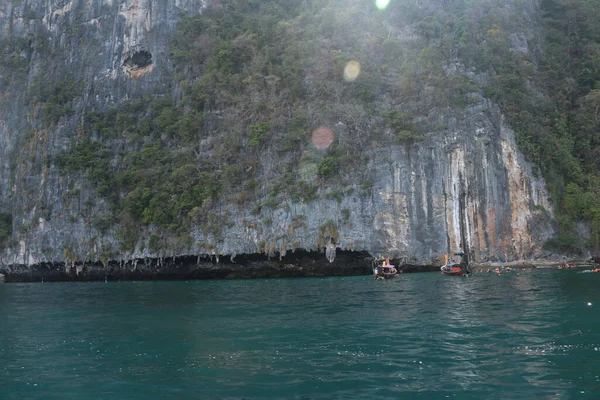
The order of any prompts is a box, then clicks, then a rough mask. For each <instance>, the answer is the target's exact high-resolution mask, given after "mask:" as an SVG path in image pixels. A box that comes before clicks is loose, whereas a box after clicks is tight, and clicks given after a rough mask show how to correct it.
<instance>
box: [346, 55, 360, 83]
mask: <svg viewBox="0 0 600 400" xmlns="http://www.w3.org/2000/svg"><path fill="white" fill-rule="evenodd" d="M358 75H360V63H359V62H358V61H355V60H352V61H350V62H349V63H348V64H346V67H345V68H344V79H345V80H346V81H348V82H353V81H355V80H356V78H358Z"/></svg>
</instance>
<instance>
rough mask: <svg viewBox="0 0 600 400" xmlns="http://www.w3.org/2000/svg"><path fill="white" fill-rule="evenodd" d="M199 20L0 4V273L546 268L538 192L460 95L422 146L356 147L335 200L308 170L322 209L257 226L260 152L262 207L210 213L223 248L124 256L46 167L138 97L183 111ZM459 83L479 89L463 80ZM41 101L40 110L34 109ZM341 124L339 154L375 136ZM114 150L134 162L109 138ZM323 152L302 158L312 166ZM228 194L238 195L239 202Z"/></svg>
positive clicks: (286, 210)
mask: <svg viewBox="0 0 600 400" xmlns="http://www.w3.org/2000/svg"><path fill="white" fill-rule="evenodd" d="M203 7H204V4H203V1H202V0H177V1H169V0H22V1H12V2H10V1H9V2H2V3H0V35H2V37H5V38H9V39H11V40H12V44H11V45H10V49H9V50H7V51H10V52H11V54H12V57H13V58H12V59H14V60H16V61H17V62H18V65H16V66H14V65H13V67H12V68H10V69H9V68H4V69H3V70H1V71H0V84H1V85H2V94H1V95H0V160H2V161H1V164H0V192H1V198H0V212H2V213H5V214H10V215H11V216H12V237H11V240H10V242H9V245H8V246H7V248H5V249H4V250H3V252H2V259H1V260H2V264H3V265H4V266H5V267H6V266H8V265H17V264H19V265H26V266H31V265H35V264H41V263H52V262H57V263H58V262H64V263H65V265H67V267H70V265H75V264H76V263H77V262H78V261H88V260H90V261H101V262H102V263H108V262H109V261H111V260H113V261H114V260H132V259H138V258H143V259H148V258H162V257H168V256H179V255H202V254H209V255H210V254H212V255H221V256H227V257H228V258H231V259H234V260H235V257H236V255H242V254H255V253H264V254H270V255H271V256H273V257H276V256H278V255H279V256H281V255H284V254H286V253H287V252H289V251H293V250H296V249H303V250H307V251H311V250H319V251H323V250H324V248H325V247H326V246H327V245H328V244H330V245H331V244H333V245H334V246H336V247H337V248H338V251H339V250H354V251H360V252H368V253H370V254H372V255H379V254H385V255H388V256H391V257H394V258H397V259H400V260H402V262H405V263H408V264H437V263H439V261H440V257H442V256H443V254H445V253H447V252H448V250H450V251H453V250H455V249H458V248H463V249H465V250H467V251H468V252H469V255H470V257H471V261H474V262H483V261H490V260H491V261H498V260H499V261H505V260H507V261H508V260H518V259H531V258H533V257H536V256H538V255H539V254H540V252H541V245H542V243H543V242H544V240H546V239H547V238H548V237H549V236H551V235H552V234H553V230H552V225H551V220H552V206H551V204H550V203H549V200H548V193H547V191H546V188H545V183H544V181H543V179H542V177H541V176H540V174H539V173H538V172H537V171H536V170H535V168H533V167H532V166H531V164H530V163H528V162H527V161H526V160H525V158H524V156H523V155H522V154H521V152H520V151H519V149H518V148H517V146H516V142H515V135H514V133H513V130H512V129H511V127H510V125H509V124H508V123H507V121H506V119H505V118H504V116H503V115H502V113H501V111H500V108H499V107H498V106H497V105H496V104H494V103H493V101H492V100H490V99H486V98H484V97H482V96H481V95H480V94H479V93H477V92H476V91H475V92H473V93H470V94H468V96H469V102H468V105H467V106H465V107H464V108H461V109H455V108H450V107H446V108H443V107H442V108H440V107H437V108H435V109H432V110H431V112H430V115H428V116H427V117H425V118H422V119H423V124H424V125H427V126H429V127H430V128H427V129H425V130H424V134H423V140H422V141H419V142H416V143H414V144H410V145H406V144H403V143H395V144H393V145H389V146H388V145H383V146H382V145H381V143H378V142H377V141H376V140H373V142H372V143H371V145H370V146H366V147H363V148H362V149H361V153H362V155H363V156H364V160H366V161H365V163H364V164H361V167H360V168H357V169H352V168H345V169H344V170H342V171H339V174H340V181H342V180H343V181H344V182H346V183H345V184H344V186H343V190H338V191H337V192H335V190H334V189H335V188H336V184H335V182H334V183H330V184H329V185H328V186H325V185H322V182H319V179H320V178H319V176H318V174H317V171H315V169H314V165H311V164H302V165H299V167H298V171H299V174H301V175H302V177H303V179H304V180H305V181H306V182H309V183H311V184H314V185H315V186H316V187H317V196H316V198H314V199H311V200H310V201H299V202H297V201H291V199H289V198H287V197H286V195H285V193H279V194H277V195H276V196H277V199H278V202H277V203H276V204H275V205H274V206H272V207H262V208H260V209H259V210H258V211H257V210H256V208H257V205H259V204H264V203H265V202H266V201H267V199H268V198H269V193H268V190H269V187H268V183H269V182H270V181H272V180H274V179H279V178H278V175H277V174H278V169H279V163H280V161H281V159H280V158H278V157H279V156H278V155H277V148H276V144H273V145H271V147H267V148H265V149H264V151H263V153H262V154H261V155H260V166H259V167H258V168H256V169H255V170H256V171H257V172H256V173H255V179H256V181H257V182H258V185H259V188H258V191H259V195H258V198H257V199H253V200H250V201H248V202H246V203H244V204H243V205H242V206H240V205H239V204H236V203H234V202H233V201H232V197H227V196H223V197H222V198H221V201H220V202H218V203H216V204H212V205H210V207H211V209H210V211H211V212H212V213H214V215H215V216H216V218H217V221H216V222H217V223H218V224H219V225H220V232H219V234H218V235H217V234H215V232H211V231H210V230H206V229H200V227H199V226H192V227H191V228H190V230H189V232H187V233H188V235H189V240H186V241H184V242H183V243H182V242H181V240H175V239H174V238H172V237H171V236H170V235H169V234H168V233H164V232H161V231H159V230H156V229H155V228H154V227H152V226H149V227H145V228H144V230H145V232H146V233H147V234H146V236H144V235H141V236H140V237H139V238H138V240H137V241H136V243H135V247H134V249H128V250H126V249H124V248H123V246H121V243H122V242H123V241H124V240H126V238H123V237H120V236H119V234H118V232H119V226H118V224H115V225H112V226H109V227H105V229H98V228H97V226H95V225H94V224H93V223H92V222H93V221H94V217H96V216H98V215H105V214H108V213H110V212H111V210H110V206H109V204H108V202H107V201H106V200H105V199H104V198H103V197H102V196H99V195H98V194H97V192H96V191H95V189H94V188H93V187H92V185H91V184H90V182H89V181H88V180H87V179H86V177H85V175H84V174H78V173H72V174H67V173H64V172H62V171H61V170H60V169H59V168H57V166H56V165H55V163H54V159H55V156H56V155H57V154H59V153H61V152H64V151H66V150H68V149H69V145H70V141H71V139H72V138H77V137H78V135H79V136H81V135H82V129H83V128H82V124H83V120H84V118H85V117H86V115H87V114H89V113H90V112H91V111H93V110H106V109H107V108H108V107H111V106H116V105H119V104H121V103H124V102H126V101H129V100H131V99H135V98H137V97H139V96H141V95H143V94H153V95H155V96H173V97H177V96H178V95H179V93H180V91H181V88H180V86H179V84H178V82H177V78H176V76H175V73H174V65H173V62H172V59H171V56H170V53H169V46H170V38H171V35H172V34H173V32H174V31H175V30H176V27H177V23H178V21H179V20H180V19H181V18H182V17H183V16H184V15H191V14H194V13H198V12H202V9H203ZM507 12H515V13H517V12H519V9H516V8H515V9H512V10H509V11H507ZM528 12H529V13H533V14H534V13H535V9H534V8H533V9H529V10H528ZM530 17H531V15H529V16H528V17H527V18H530ZM387 28H388V29H389V34H390V35H395V36H396V37H397V38H398V40H400V41H403V40H404V41H410V40H412V39H411V37H412V36H411V35H414V34H415V33H414V32H412V33H411V32H407V31H406V30H404V29H402V27H401V26H392V25H390V26H388V27H387ZM532 32H533V33H532ZM534 33H535V32H534V30H529V31H524V32H521V31H519V32H515V36H514V37H515V48H516V49H517V50H518V51H528V50H527V45H528V41H529V40H533V38H532V35H533V34H534ZM517 39H518V40H517ZM457 65H458V66H457V68H458V69H459V70H460V69H461V66H460V65H459V64H457ZM340 72H341V71H340ZM457 73H459V72H457ZM460 74H463V75H464V76H467V77H469V78H470V79H474V80H485V79H487V78H486V77H485V76H481V75H477V74H476V73H475V72H473V71H465V70H461V72H460ZM67 81H68V82H75V83H76V84H75V85H74V86H69V89H68V90H71V89H72V91H71V92H69V93H72V96H71V98H70V100H68V101H64V102H62V103H61V102H60V100H59V101H58V104H59V106H60V107H61V108H60V109H58V110H56V111H55V113H54V114H52V115H51V114H50V113H49V109H48V106H46V108H45V109H43V110H42V108H43V107H42V106H40V104H46V105H48V104H49V102H48V101H46V103H44V101H45V100H44V98H43V96H42V97H39V95H38V94H37V93H38V92H39V91H40V87H43V86H46V87H48V86H49V85H48V84H47V82H59V83H60V82H63V83H64V82H67ZM307 85H310V82H309V79H308V78H307ZM64 86H65V85H63V86H61V89H60V90H58V89H57V86H52V87H51V88H53V90H54V92H52V93H50V94H48V93H46V96H52V95H54V96H58V95H59V94H61V93H65V92H66V91H67V89H64ZM67 86H68V85H67ZM57 93H58V94H57ZM309 93H310V90H309ZM380 94H381V96H378V98H377V99H375V100H374V101H375V103H376V106H375V108H376V109H386V108H389V105H386V101H389V98H390V97H393V96H394V94H393V93H380ZM35 96H38V98H37V101H34V100H32V98H35ZM314 108H315V109H316V108H318V106H317V107H314ZM221 112H223V113H226V112H227V111H223V110H221ZM311 112H312V113H313V115H314V114H315V113H318V112H319V110H312V111H311ZM214 115H216V114H214ZM340 115H342V114H341V113H337V114H336V113H332V114H329V115H326V116H324V117H323V118H320V121H321V124H322V125H325V126H328V127H329V129H331V131H332V132H333V134H334V135H335V140H344V138H345V137H348V136H349V135H350V133H349V131H356V130H357V129H358V130H359V131H360V134H361V135H363V136H366V135H368V134H369V133H370V130H371V129H372V125H371V124H369V123H367V124H363V125H361V124H358V123H356V121H353V120H351V119H352V118H360V115H358V114H357V113H353V114H352V115H350V116H349V117H348V118H346V119H344V118H343V117H341V116H340ZM44 118H46V122H44ZM48 118H50V119H51V120H50V123H48ZM215 118H216V117H215ZM219 118H220V117H219ZM368 118H369V116H365V120H368ZM417 123H418V121H417ZM351 124H354V125H353V126H352V127H350V125H351ZM315 127H316V126H315ZM357 127H358V128H357ZM215 137H218V134H217V136H215ZM203 140H204V142H203V144H206V143H207V140H208V141H210V139H203ZM203 144H201V145H200V149H201V150H202V148H203V147H202V146H203ZM110 146H111V148H112V149H120V150H121V151H128V149H130V148H131V149H132V150H133V149H134V148H135V145H134V144H132V143H130V142H128V141H127V140H126V139H118V138H117V139H114V140H112V142H111V144H110ZM206 148H207V149H209V150H207V151H210V148H211V147H210V146H209V145H207V146H206ZM115 151H116V150H115ZM322 152H323V151H322V150H319V149H318V148H313V149H312V150H311V154H316V156H319V154H321V153H322ZM109 157H110V156H109ZM111 162H113V163H116V162H117V161H116V160H114V159H113V160H112V161H111ZM365 183H367V184H365ZM228 191H230V192H233V193H234V194H235V192H236V191H237V189H236V188H235V187H232V188H229V190H228ZM150 234H153V235H157V234H158V235H160V236H161V239H160V240H161V241H162V243H163V245H162V246H161V247H160V248H159V249H157V248H153V247H152V246H149V245H148V237H149V236H150ZM361 254H362V253H361ZM323 259H325V255H324V254H323Z"/></svg>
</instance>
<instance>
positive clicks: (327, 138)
mask: <svg viewBox="0 0 600 400" xmlns="http://www.w3.org/2000/svg"><path fill="white" fill-rule="evenodd" d="M312 142H313V144H314V145H315V147H316V148H317V149H326V148H328V147H329V146H331V143H333V131H332V130H331V129H329V128H327V127H326V126H320V127H318V128H317V129H315V130H314V131H313V133H312Z"/></svg>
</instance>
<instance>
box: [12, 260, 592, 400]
mask: <svg viewBox="0 0 600 400" xmlns="http://www.w3.org/2000/svg"><path fill="white" fill-rule="evenodd" d="M400 398H402V399H413V398H417V399H446V398H451V399H572V398H589V399H600V273H581V272H580V271H573V270H561V271H559V270H554V269H553V270H550V269H545V270H543V269H537V270H517V271H513V272H510V273H503V274H501V275H500V276H496V275H495V274H488V273H478V274H474V275H473V276H471V277H468V278H458V277H446V276H442V275H440V274H438V273H421V274H404V275H401V276H399V277H398V278H396V279H393V280H387V281H375V280H373V279H372V278H371V277H370V276H365V277H336V278H323V279H321V278H306V279H304V278H302V279H301V278H297V279H266V280H238V281H188V282H185V281H180V282H120V283H119V282H108V283H51V284H50V283H37V284H4V285H0V399H2V400H10V399H19V400H21V399H44V400H46V399H78V400H84V399H400Z"/></svg>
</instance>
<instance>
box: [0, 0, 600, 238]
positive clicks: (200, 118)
mask: <svg viewBox="0 0 600 400" xmlns="http://www.w3.org/2000/svg"><path fill="white" fill-rule="evenodd" d="M530 3H531V2H527V1H509V2H504V1H481V2H473V1H469V0H455V1H439V0H421V1H418V2H406V1H398V2H391V3H390V6H389V7H388V8H387V9H386V10H381V11H380V10H377V8H376V7H375V6H374V2H373V1H371V0H344V1H341V0H340V1H334V0H331V1H309V0H307V1H295V2H290V1H285V0H270V1H269V0H261V1H242V0H220V1H218V2H217V1H214V2H209V4H208V5H207V7H206V8H205V9H204V11H203V12H202V14H198V15H194V16H190V17H186V18H184V19H183V20H182V21H181V23H180V25H179V29H178V31H177V33H176V34H175V36H174V37H173V39H172V46H171V57H172V60H173V61H174V63H175V67H176V70H177V77H176V81H177V82H178V85H179V86H180V87H181V88H182V89H183V90H182V94H181V96H180V97H178V98H174V99H172V98H154V97H150V96H147V97H145V98H142V99H139V100H137V101H134V102H130V103H127V104H122V105H120V106H119V107H117V108H113V109H110V110H101V111H98V112H93V113H88V115H87V116H86V118H85V121H84V123H83V126H82V135H78V136H77V137H74V138H73V143H72V148H71V150H70V152H69V153H65V154H64V155H61V156H60V157H58V158H57V160H56V163H57V165H58V166H59V167H61V168H63V169H64V170H65V171H69V172H75V171H86V172H85V173H86V175H87V177H88V178H89V179H90V181H91V182H92V183H94V184H95V185H96V187H97V188H98V190H99V192H100V193H101V194H102V195H104V196H105V197H106V198H107V199H108V200H109V201H110V204H111V206H112V210H113V213H114V215H113V216H112V217H114V218H115V220H116V221H119V222H120V224H121V226H123V227H125V231H124V232H125V233H127V235H126V236H131V235H130V234H135V231H136V226H137V225H139V224H148V225H153V226H155V227H158V228H160V229H167V230H169V231H172V232H179V233H183V232H185V231H186V230H188V229H189V227H190V225H191V224H194V225H196V226H199V227H201V229H203V230H204V231H205V232H210V233H212V234H214V235H215V236H218V233H219V230H218V226H217V225H219V224H220V223H222V222H217V221H218V220H217V218H216V216H215V214H214V213H215V209H216V208H215V204H217V203H218V202H219V201H234V202H236V203H237V204H239V205H240V206H242V205H243V204H244V203H245V202H247V201H248V200H255V201H257V202H259V205H258V206H257V207H256V209H255V211H256V213H260V212H261V209H264V208H265V207H275V206H277V205H279V204H280V202H281V196H280V195H282V194H284V195H286V196H288V197H289V198H291V199H293V201H312V200H314V199H315V198H316V197H317V196H319V195H323V194H326V193H327V194H329V195H330V196H334V198H338V197H339V196H341V195H342V194H343V193H344V187H345V186H346V185H348V184H349V183H350V182H349V181H348V177H347V174H345V171H349V170H352V171H359V170H361V166H365V165H366V164H367V163H368V161H369V160H368V159H365V157H364V156H363V152H362V149H364V148H378V147H383V146H386V145H390V144H401V145H405V146H412V145H414V144H416V143H418V142H419V141H421V140H422V139H423V138H424V137H425V136H426V135H430V134H439V132H442V131H443V118H440V117H439V116H440V115H442V114H444V113H446V112H448V110H450V111H454V112H457V113H459V112H460V111H461V110H463V109H464V108H465V107H467V106H468V105H469V104H471V103H472V102H474V101H477V98H478V96H480V95H483V96H485V97H487V98H490V99H492V100H493V101H494V102H495V103H497V104H499V105H500V107H501V108H502V110H503V112H504V114H505V115H506V116H507V117H508V118H509V122H510V125H511V126H512V127H513V128H514V129H515V131H516V134H517V142H518V145H519V147H520V148H521V149H522V150H523V152H524V153H525V154H526V155H527V157H528V158H529V159H530V160H531V161H532V162H533V163H535V164H536V165H537V166H539V167H540V169H541V171H542V174H543V176H544V178H545V179H546V181H547V182H548V184H549V188H550V192H551V195H552V200H553V202H554V204H555V206H556V210H557V215H558V221H559V223H560V235H559V236H558V237H557V238H556V239H554V240H552V241H550V242H549V243H548V246H549V247H554V248H558V249H561V250H576V249H577V248H579V247H581V246H584V245H587V246H590V247H592V248H599V247H600V196H599V194H600V180H599V176H600V169H599V168H600V165H599V163H598V148H600V147H599V146H598V144H599V143H598V140H599V138H600V135H599V129H600V112H599V111H598V110H599V109H600V87H599V85H598V79H599V78H600V33H599V31H598V30H597V29H596V27H597V26H600V12H598V10H600V0H542V1H540V3H539V4H540V7H541V15H538V14H536V13H534V11H533V10H531V9H527V7H529V6H531V4H532V3H531V4H530ZM538 17H539V20H538ZM538 22H539V23H540V26H541V28H542V33H543V35H542V37H539V38H535V37H534V36H535V35H533V34H532V32H534V33H539V32H537V31H536V29H537V28H532V27H530V26H529V27H528V26H525V25H526V24H537V23H538ZM540 39H541V40H540ZM13 48H14V46H13ZM19 60H20V59H19V58H18V57H17V56H15V52H14V51H13V52H11V53H10V54H9V55H8V56H7V55H5V56H4V58H3V59H2V60H0V61H1V62H2V64H0V65H9V64H10V63H14V62H17V63H18V62H19ZM351 60H356V61H358V62H359V63H360V75H359V76H358V78H357V79H356V80H354V81H352V80H345V79H344V76H343V74H342V71H343V70H344V67H345V66H346V65H347V63H348V62H349V61H351ZM77 90H78V86H77V85H76V84H74V83H72V82H71V81H70V80H68V79H65V80H64V81H63V83H61V84H60V85H55V86H53V87H52V90H51V91H47V92H46V93H47V94H48V95H47V96H45V98H46V100H40V101H41V102H43V104H44V106H45V110H46V111H47V114H48V117H47V118H48V119H47V121H48V122H50V123H52V122H56V120H57V118H60V117H61V116H63V115H68V113H69V112H70V109H69V104H70V103H69V101H70V99H71V98H72V96H74V95H75V94H76V93H77ZM336 124H339V126H340V128H339V130H338V131H337V132H336V133H337V134H336V137H335V140H334V142H333V143H332V144H331V146H330V147H329V148H328V149H326V150H317V149H315V148H314V147H313V146H311V144H310V133H311V132H312V131H313V130H314V129H315V128H317V127H319V126H322V125H324V126H329V127H333V126H338V125H336ZM123 143H126V146H124V145H123ZM125 149H126V150H125ZM132 149H133V151H132ZM266 149H269V150H270V151H269V152H268V156H265V154H266V153H267V152H265V150H266ZM267 164H271V165H279V166H280V167H279V168H278V171H279V176H277V177H274V178H273V179H270V180H269V182H267V183H265V185H266V186H267V187H262V188H260V187H258V186H259V185H258V182H257V181H256V180H255V179H254V177H255V176H256V174H257V172H259V171H261V170H263V169H265V168H266V167H267ZM301 171H315V172H314V174H313V175H311V174H307V173H301ZM358 178H359V179H361V177H360V176H359V177H358ZM359 186H361V187H365V188H369V187H370V183H369V178H368V176H365V177H364V179H363V180H362V181H361V182H359ZM264 193H269V195H268V196H265V195H264ZM335 193H337V195H334V194H335ZM218 217H219V218H221V220H222V221H223V220H225V221H226V220H227V216H224V215H219V216H218ZM578 221H586V222H588V223H590V225H591V227H592V230H593V232H592V235H591V238H590V241H589V242H588V243H580V242H579V241H578V240H577V235H576V231H577V226H576V223H577V222H578ZM154 242H155V241H154ZM154 242H153V247H154V246H155V245H156V243H154Z"/></svg>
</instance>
